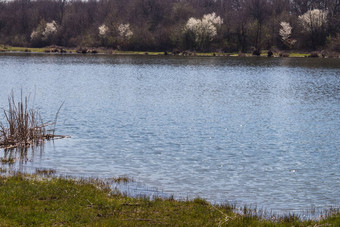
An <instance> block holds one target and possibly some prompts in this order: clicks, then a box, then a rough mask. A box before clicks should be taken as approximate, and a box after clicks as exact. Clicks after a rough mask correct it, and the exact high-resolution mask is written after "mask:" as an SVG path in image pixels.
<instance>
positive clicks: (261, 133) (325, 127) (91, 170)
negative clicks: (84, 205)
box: [0, 54, 340, 212]
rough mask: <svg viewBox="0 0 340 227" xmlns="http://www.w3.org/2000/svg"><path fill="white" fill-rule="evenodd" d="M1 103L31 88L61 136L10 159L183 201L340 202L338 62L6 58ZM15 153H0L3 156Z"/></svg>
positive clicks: (292, 207) (26, 167)
mask: <svg viewBox="0 0 340 227" xmlns="http://www.w3.org/2000/svg"><path fill="white" fill-rule="evenodd" d="M0 81H1V82H0V107H1V108H6V105H7V97H8V95H9V94H10V92H11V90H12V89H14V92H15V93H16V95H17V96H19V94H20V89H23V91H24V93H25V94H30V102H31V104H32V106H34V107H35V108H38V109H40V111H41V113H42V116H43V118H44V119H45V120H53V119H54V116H55V113H56V112H57V110H58V108H59V106H60V105H61V103H62V102H63V101H65V103H64V105H63V107H62V110H61V112H60V114H59V116H58V125H57V134H62V135H69V136H71V138H67V139H62V140H56V141H54V142H47V143H46V144H45V146H44V149H43V150H39V149H36V150H35V151H28V153H27V154H26V155H25V157H24V158H20V157H19V156H20V155H19V154H17V153H15V152H13V154H11V155H13V156H15V157H17V160H18V161H17V163H16V164H15V165H13V166H12V167H9V166H8V165H7V164H2V168H12V169H13V168H14V169H19V170H21V171H27V172H34V170H35V169H36V168H53V169H55V170H56V171H57V173H58V174H61V175H71V176H75V177H99V178H108V177H117V176H122V175H125V176H129V177H132V178H134V179H135V180H137V181H138V182H143V183H144V184H145V185H146V186H147V187H150V188H158V189H159V190H162V191H163V192H164V193H166V194H174V196H175V198H193V197H196V196H200V197H203V198H206V199H208V200H209V201H211V202H216V203H221V202H232V203H233V202H237V203H238V204H248V205H257V206H258V207H261V208H265V209H267V210H273V211H278V212H299V211H302V210H306V209H308V208H316V209H327V208H329V207H339V206H340V190H339V188H340V152H339V149H340V139H339V138H340V137H339V132H340V102H339V100H340V93H339V90H340V59H293V58H284V59H283V58H280V59H278V58H272V59H267V58H205V57H185V58H181V57H165V56H163V57H161V56H157V57H152V56H99V55H91V56H80V55H68V56H60V55H46V54H41V55H30V54H27V55H24V54H19V55H15V54H2V55H0ZM4 155H9V154H5V153H4V151H0V156H4Z"/></svg>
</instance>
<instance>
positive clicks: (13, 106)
mask: <svg viewBox="0 0 340 227" xmlns="http://www.w3.org/2000/svg"><path fill="white" fill-rule="evenodd" d="M60 108H61V106H60ZM60 108H59V110H60ZM59 110H58V112H57V114H56V118H55V120H54V122H52V123H44V122H43V120H42V118H41V115H40V112H39V111H38V110H35V109H33V108H31V107H29V98H28V97H27V96H25V97H23V95H22V92H21V99H20V101H19V102H16V101H15V98H14V92H13V91H12V93H11V95H10V96H9V97H8V109H7V110H6V109H4V110H3V115H4V122H2V121H1V120H0V148H5V149H11V148H17V147H28V146H31V145H39V144H41V143H42V142H43V141H44V140H49V139H53V138H55V137H59V138H60V137H63V136H57V135H54V131H55V124H56V120H57V116H58V113H59ZM48 126H54V128H53V130H51V131H52V133H47V132H48V130H47V128H46V127H48Z"/></svg>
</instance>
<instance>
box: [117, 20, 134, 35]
mask: <svg viewBox="0 0 340 227" xmlns="http://www.w3.org/2000/svg"><path fill="white" fill-rule="evenodd" d="M118 32H119V35H120V37H121V38H125V39H130V38H131V37H132V36H133V32H132V31H131V29H130V24H120V25H119V26H118Z"/></svg>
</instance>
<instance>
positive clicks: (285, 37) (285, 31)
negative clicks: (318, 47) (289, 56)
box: [279, 21, 296, 47]
mask: <svg viewBox="0 0 340 227" xmlns="http://www.w3.org/2000/svg"><path fill="white" fill-rule="evenodd" d="M280 25H281V28H280V31H279V34H280V36H281V40H282V42H283V43H284V44H285V45H287V46H288V47H292V46H293V45H294V44H295V43H296V40H295V39H291V38H290V37H291V35H292V29H293V28H292V26H290V24H289V23H288V22H285V21H282V22H281V23H280Z"/></svg>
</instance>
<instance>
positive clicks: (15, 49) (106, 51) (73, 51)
mask: <svg viewBox="0 0 340 227" xmlns="http://www.w3.org/2000/svg"><path fill="white" fill-rule="evenodd" d="M0 52H25V53H54V54H56V53H68V54H76V53H82V54H84V53H96V54H112V55H150V56H155V55H178V56H202V57H239V56H240V57H254V55H252V53H236V52H235V53H218V52H209V53H200V52H190V51H183V52H176V53H173V52H162V51H158V52H157V51H118V50H111V49H105V48H64V47H43V48H29V47H12V46H4V45H0ZM267 52H268V51H267V50H263V51H262V53H261V55H260V56H261V57H267ZM315 54H316V56H315ZM312 55H314V57H323V55H324V56H325V57H331V58H338V57H339V53H335V52H332V53H326V54H323V53H321V52H311V53H308V52H306V53H301V52H274V53H273V57H292V58H305V57H310V56H312Z"/></svg>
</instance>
